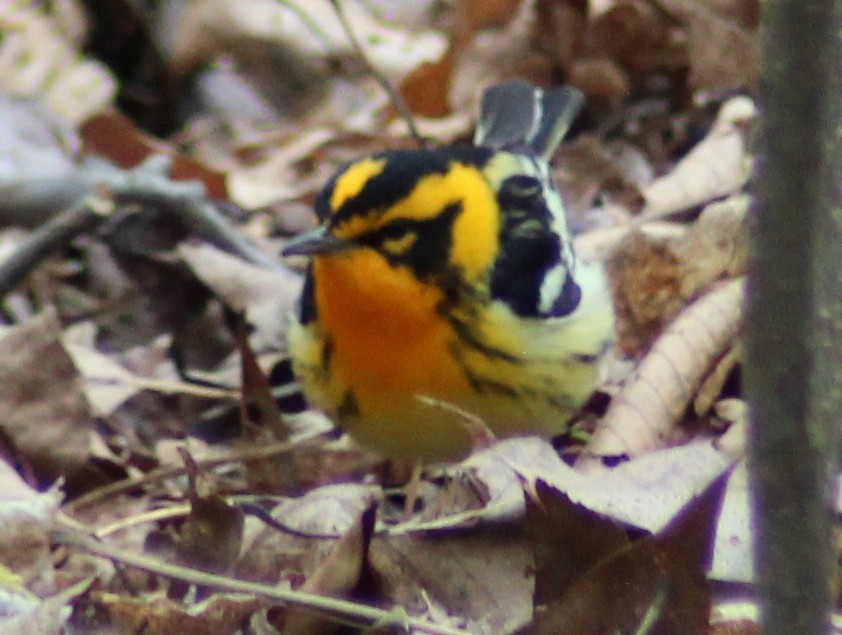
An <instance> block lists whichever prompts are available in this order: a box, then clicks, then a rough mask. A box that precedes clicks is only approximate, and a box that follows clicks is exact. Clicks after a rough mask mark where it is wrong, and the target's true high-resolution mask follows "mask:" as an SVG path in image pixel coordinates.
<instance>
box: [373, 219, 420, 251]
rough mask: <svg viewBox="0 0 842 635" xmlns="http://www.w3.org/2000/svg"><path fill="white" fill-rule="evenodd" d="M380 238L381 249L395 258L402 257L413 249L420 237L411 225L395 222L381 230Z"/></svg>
mask: <svg viewBox="0 0 842 635" xmlns="http://www.w3.org/2000/svg"><path fill="white" fill-rule="evenodd" d="M378 238H379V239H380V248H381V249H383V250H384V251H386V252H388V253H390V254H392V255H393V256H400V255H401V254H405V253H406V252H407V251H409V250H410V249H411V248H412V245H413V244H415V240H416V239H417V238H418V236H417V235H416V233H415V230H414V229H413V227H412V225H411V224H410V223H407V222H403V221H395V222H393V223H389V224H388V225H386V226H385V227H383V228H382V229H380V231H379V232H378Z"/></svg>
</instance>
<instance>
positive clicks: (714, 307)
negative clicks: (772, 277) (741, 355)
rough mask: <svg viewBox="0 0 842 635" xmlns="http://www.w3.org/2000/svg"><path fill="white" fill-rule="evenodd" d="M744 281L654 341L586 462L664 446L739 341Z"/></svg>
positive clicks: (701, 303) (704, 301) (717, 292)
mask: <svg viewBox="0 0 842 635" xmlns="http://www.w3.org/2000/svg"><path fill="white" fill-rule="evenodd" d="M744 284H745V281H744V279H743V278H738V279H736V280H733V281H731V282H728V283H726V284H724V285H722V286H720V287H718V288H716V289H714V290H713V291H711V292H709V293H708V294H707V295H705V296H704V297H703V298H701V299H700V300H698V301H697V302H695V303H694V304H692V305H691V306H690V307H688V308H687V309H686V310H685V311H684V312H683V313H681V314H680V315H679V316H678V318H677V319H676V320H675V321H674V322H673V323H672V324H671V325H670V326H669V327H668V328H667V329H666V331H665V332H664V333H663V334H662V335H661V336H660V337H659V338H658V340H657V341H656V342H655V344H654V346H653V347H652V350H651V351H650V352H649V353H648V355H647V356H646V358H645V359H644V360H643V361H642V362H641V363H640V366H639V367H638V369H637V371H636V372H635V373H634V375H633V377H632V378H631V379H630V380H629V381H628V383H627V384H626V386H625V387H624V389H623V391H622V392H621V393H620V394H619V395H617V396H616V397H615V398H614V400H613V402H612V404H611V407H610V408H609V410H608V412H607V413H606V414H605V417H603V419H602V421H600V423H599V425H598V426H597V429H596V431H595V432H594V435H593V438H592V439H591V441H590V443H589V444H588V446H587V448H586V452H585V455H584V456H585V457H591V458H593V457H605V456H636V455H639V454H641V453H644V452H646V451H649V450H653V449H656V448H660V447H663V446H664V445H665V443H666V442H667V440H668V439H669V437H670V433H671V431H672V428H673V426H674V425H675V423H676V422H677V421H678V420H679V419H680V417H681V414H682V413H683V412H684V410H685V409H686V407H687V405H688V403H689V402H690V400H691V399H692V398H693V395H694V394H695V392H696V391H697V389H698V386H699V382H700V381H701V379H702V378H703V377H704V376H705V375H706V374H707V372H708V370H709V369H710V367H711V365H712V364H713V363H714V362H715V360H717V359H718V358H719V357H721V356H722V355H723V353H724V352H725V350H726V348H727V347H728V346H729V345H730V343H731V342H732V340H733V338H734V337H735V335H736V333H737V331H738V329H739V325H740V321H741V315H742V311H741V309H742V301H743V288H744Z"/></svg>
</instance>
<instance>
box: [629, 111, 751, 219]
mask: <svg viewBox="0 0 842 635" xmlns="http://www.w3.org/2000/svg"><path fill="white" fill-rule="evenodd" d="M756 116H757V109H756V108H755V106H754V102H753V101H752V100H751V99H750V98H749V97H743V96H740V97H734V98H732V99H730V100H728V101H727V102H725V103H724V104H723V105H722V108H720V110H719V114H718V115H717V118H716V121H715V123H714V124H713V127H712V128H711V130H710V132H709V133H708V134H707V136H706V137H705V138H704V139H702V141H700V142H699V143H698V144H697V145H696V146H695V147H694V148H693V149H692V150H691V151H690V152H689V153H688V154H687V155H686V156H685V157H684V158H682V159H681V161H679V162H678V164H677V165H676V166H675V168H673V170H672V171H671V172H670V173H669V174H666V175H664V176H662V177H661V178H658V179H655V180H654V181H653V182H652V183H650V184H649V185H648V186H647V187H645V188H644V189H643V196H644V198H645V199H646V207H645V208H644V209H643V212H642V216H643V217H644V218H658V217H662V216H667V215H669V214H673V213H675V212H679V211H682V210H686V209H690V208H692V207H694V206H696V205H701V204H703V203H706V202H708V201H710V200H713V199H715V198H719V197H721V196H726V195H728V194H731V193H733V192H736V191H737V190H739V189H740V188H741V187H742V186H743V185H744V184H745V182H746V180H747V179H748V176H749V173H750V170H751V161H750V156H749V154H748V149H747V140H746V132H747V127H748V126H749V125H750V124H751V122H752V121H753V120H754V118H755V117H756Z"/></svg>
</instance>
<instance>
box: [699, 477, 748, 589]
mask: <svg viewBox="0 0 842 635" xmlns="http://www.w3.org/2000/svg"><path fill="white" fill-rule="evenodd" d="M754 535H755V531H754V527H753V524H752V519H751V514H750V513H749V493H748V469H747V467H746V462H745V461H744V460H743V461H741V462H740V463H739V464H738V465H737V467H736V468H735V469H734V472H733V473H732V474H731V477H730V478H729V479H728V487H727V489H726V490H725V499H724V500H723V501H722V510H721V511H720V514H719V530H718V531H717V533H716V541H715V543H714V550H713V562H712V564H711V570H710V573H709V575H710V577H711V578H712V579H714V580H722V581H726V582H747V583H751V582H753V581H754V562H753V558H752V552H753V549H754V545H753V543H754V541H753V536H754Z"/></svg>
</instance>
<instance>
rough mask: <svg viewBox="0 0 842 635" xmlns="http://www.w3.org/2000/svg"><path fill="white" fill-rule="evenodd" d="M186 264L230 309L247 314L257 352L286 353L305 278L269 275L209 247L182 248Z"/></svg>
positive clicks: (281, 273)
mask: <svg viewBox="0 0 842 635" xmlns="http://www.w3.org/2000/svg"><path fill="white" fill-rule="evenodd" d="M179 253H180V255H181V257H182V258H184V261H185V263H186V264H187V266H188V267H190V269H191V270H192V271H193V273H194V274H195V275H196V277H198V278H199V279H200V280H201V281H202V282H203V283H204V284H206V285H207V286H208V287H209V288H210V289H211V290H213V291H214V293H216V294H217V295H219V297H220V298H222V299H223V300H224V301H225V302H226V303H227V304H228V306H230V307H231V308H233V309H235V310H237V311H245V313H246V318H247V319H248V321H249V323H250V324H251V325H252V326H254V327H255V331H254V332H253V333H252V334H251V337H250V343H251V345H252V347H253V348H254V350H255V352H258V353H260V352H263V351H264V350H268V349H271V350H275V351H283V350H286V333H287V326H288V322H289V316H290V314H291V312H292V310H293V308H294V307H295V305H296V303H297V301H298V298H299V296H300V295H301V286H302V282H303V280H302V277H301V276H300V275H298V274H296V273H293V272H292V271H289V270H285V269H281V268H280V267H279V268H278V269H277V270H275V271H267V270H266V269H263V268H261V267H257V266H255V265H252V264H249V263H247V262H245V261H243V260H240V259H239V258H236V257H234V256H232V255H230V254H227V253H225V252H223V251H221V250H219V249H217V248H215V247H213V246H211V245H207V244H186V243H183V244H181V245H180V246H179Z"/></svg>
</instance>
